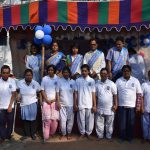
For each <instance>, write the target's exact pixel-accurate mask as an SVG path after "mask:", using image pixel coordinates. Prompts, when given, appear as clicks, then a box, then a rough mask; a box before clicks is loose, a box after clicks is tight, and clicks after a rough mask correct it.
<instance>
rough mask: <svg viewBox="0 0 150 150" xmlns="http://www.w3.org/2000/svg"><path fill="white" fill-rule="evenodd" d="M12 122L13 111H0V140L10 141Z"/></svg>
mask: <svg viewBox="0 0 150 150" xmlns="http://www.w3.org/2000/svg"><path fill="white" fill-rule="evenodd" d="M13 121H14V110H12V112H10V113H8V112H7V110H6V109H3V110H0V138H1V139H3V140H5V139H11V134H12V129H13Z"/></svg>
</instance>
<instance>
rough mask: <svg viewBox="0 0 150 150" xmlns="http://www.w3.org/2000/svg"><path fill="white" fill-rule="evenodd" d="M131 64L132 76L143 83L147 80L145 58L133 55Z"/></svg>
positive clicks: (130, 60)
mask: <svg viewBox="0 0 150 150" xmlns="http://www.w3.org/2000/svg"><path fill="white" fill-rule="evenodd" d="M129 64H130V66H131V68H132V76H133V77H135V78H137V79H138V80H139V81H140V82H141V83H143V81H145V78H146V75H145V72H146V69H145V62H144V58H143V57H142V56H141V55H139V54H134V55H131V56H130V57H129Z"/></svg>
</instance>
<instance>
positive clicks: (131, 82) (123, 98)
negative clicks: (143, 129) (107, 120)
mask: <svg viewBox="0 0 150 150" xmlns="http://www.w3.org/2000/svg"><path fill="white" fill-rule="evenodd" d="M122 73H123V77H121V78H119V79H118V80H117V81H116V85H117V89H118V106H119V107H118V115H119V128H120V140H121V142H122V141H124V140H128V141H129V142H131V141H132V140H133V133H134V124H135V110H136V111H140V107H141V106H140V104H141V93H142V90H141V86H140V82H139V81H138V79H136V78H134V77H132V76H131V67H130V66H129V65H124V66H123V68H122Z"/></svg>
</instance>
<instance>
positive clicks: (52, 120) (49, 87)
mask: <svg viewBox="0 0 150 150" xmlns="http://www.w3.org/2000/svg"><path fill="white" fill-rule="evenodd" d="M55 73H56V69H55V66H54V65H50V66H48V67H47V74H48V75H47V76H45V77H43V79H42V82H41V89H42V92H41V93H42V97H43V105H42V120H43V137H44V142H45V141H46V140H48V139H49V137H50V136H53V135H54V134H55V132H56V130H57V126H58V120H59V111H58V109H57V102H56V86H57V81H58V77H57V76H56V75H55Z"/></svg>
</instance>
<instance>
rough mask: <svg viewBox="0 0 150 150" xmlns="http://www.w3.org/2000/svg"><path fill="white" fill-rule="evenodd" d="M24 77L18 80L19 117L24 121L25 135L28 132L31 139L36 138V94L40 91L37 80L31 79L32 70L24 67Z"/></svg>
mask: <svg viewBox="0 0 150 150" xmlns="http://www.w3.org/2000/svg"><path fill="white" fill-rule="evenodd" d="M24 77H25V78H24V79H23V80H20V81H19V82H18V92H19V93H20V100H21V102H20V106H21V119H22V120H23V122H24V133H25V137H26V136H28V134H29V132H30V135H31V137H32V139H33V140H35V139H36V136H35V133H36V116H37V101H38V99H37V94H38V93H39V92H40V91H41V87H40V85H39V83H38V82H36V81H35V80H33V72H32V70H31V69H26V70H25V72H24Z"/></svg>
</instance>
